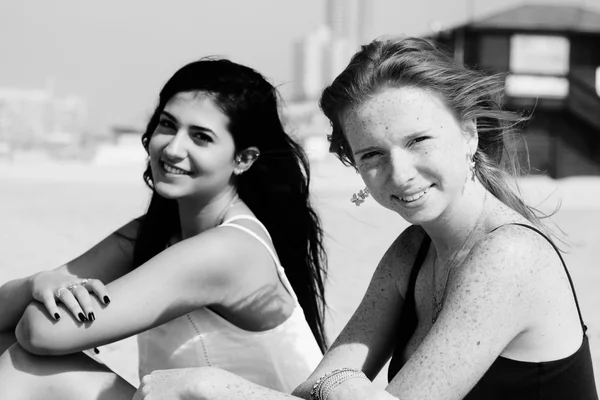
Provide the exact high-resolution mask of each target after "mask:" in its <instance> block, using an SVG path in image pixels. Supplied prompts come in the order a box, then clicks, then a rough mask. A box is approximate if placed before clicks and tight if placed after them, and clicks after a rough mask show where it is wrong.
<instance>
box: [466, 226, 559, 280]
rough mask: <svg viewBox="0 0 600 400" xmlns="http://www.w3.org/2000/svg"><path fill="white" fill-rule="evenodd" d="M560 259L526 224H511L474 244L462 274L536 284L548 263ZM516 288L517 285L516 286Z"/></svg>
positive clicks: (546, 242)
mask: <svg viewBox="0 0 600 400" xmlns="http://www.w3.org/2000/svg"><path fill="white" fill-rule="evenodd" d="M557 262H560V261H559V258H558V257H557V254H556V252H555V250H554V249H553V247H552V245H551V244H550V243H549V242H548V240H547V239H546V238H545V237H544V236H542V235H540V234H539V233H537V232H535V231H533V230H532V229H529V228H526V227H524V226H520V225H515V224H507V225H503V226H501V227H499V228H497V229H495V230H494V231H492V232H491V233H489V234H487V235H486V236H484V237H483V238H482V239H481V240H480V241H479V242H477V243H476V244H475V246H473V248H472V249H471V251H470V252H469V254H468V256H467V258H466V260H465V262H464V263H463V266H462V267H461V268H459V270H463V274H458V275H459V276H461V275H462V276H463V277H468V276H473V275H475V276H481V277H482V278H485V281H489V280H500V281H504V282H505V283H511V282H512V283H515V282H518V283H520V285H519V286H523V285H525V286H527V285H526V284H527V283H534V282H535V279H537V278H538V277H539V274H540V273H541V272H543V271H544V269H546V267H547V266H549V265H552V264H555V263H557ZM515 289H516V288H515Z"/></svg>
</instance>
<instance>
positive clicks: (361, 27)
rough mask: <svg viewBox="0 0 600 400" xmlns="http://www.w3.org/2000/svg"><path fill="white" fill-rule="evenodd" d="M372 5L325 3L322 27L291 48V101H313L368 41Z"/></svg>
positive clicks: (363, 1) (340, 0)
mask: <svg viewBox="0 0 600 400" xmlns="http://www.w3.org/2000/svg"><path fill="white" fill-rule="evenodd" d="M372 7H373V5H372V3H371V4H369V3H368V1H367V0H326V2H325V24H324V25H323V26H320V27H319V28H318V29H316V30H315V31H313V32H311V33H309V34H308V35H306V36H305V37H303V38H302V39H300V40H299V41H297V42H296V43H295V44H294V57H293V59H294V65H293V71H294V72H293V75H294V98H295V99H296V100H298V101H304V100H309V101H310V100H315V99H316V98H318V96H319V94H320V92H321V90H322V89H323V88H324V87H325V86H326V85H328V84H329V83H331V81H332V80H333V79H334V78H335V77H336V76H337V75H338V74H339V73H340V72H341V71H342V70H343V69H344V68H345V67H346V65H347V64H348V62H349V61H350V57H351V56H352V54H354V53H355V52H356V50H357V49H358V47H359V44H362V43H364V42H366V41H368V40H370V39H371V38H370V37H369V36H370V32H371V29H370V27H371V15H372Z"/></svg>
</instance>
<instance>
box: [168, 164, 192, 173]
mask: <svg viewBox="0 0 600 400" xmlns="http://www.w3.org/2000/svg"><path fill="white" fill-rule="evenodd" d="M163 168H164V169H165V171H167V172H168V173H170V174H175V175H187V174H189V172H188V171H185V170H183V169H181V168H177V167H174V166H172V165H169V164H167V163H165V162H163Z"/></svg>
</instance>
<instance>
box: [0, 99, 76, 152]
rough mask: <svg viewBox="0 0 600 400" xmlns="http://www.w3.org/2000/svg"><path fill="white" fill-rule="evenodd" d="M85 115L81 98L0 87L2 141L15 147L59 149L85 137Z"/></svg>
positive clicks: (0, 138) (0, 132)
mask: <svg viewBox="0 0 600 400" xmlns="http://www.w3.org/2000/svg"><path fill="white" fill-rule="evenodd" d="M86 114H87V113H86V103H85V101H84V99H83V98H81V97H77V96H66V97H58V96H55V95H53V94H51V93H50V92H49V91H45V90H27V89H8V88H0V142H1V143H3V145H4V146H9V147H10V148H11V149H16V150H19V149H22V150H30V149H47V150H50V151H59V152H60V151H63V150H64V149H67V148H68V147H69V146H71V145H76V144H78V143H80V142H81V141H82V140H83V132H84V128H85V121H86Z"/></svg>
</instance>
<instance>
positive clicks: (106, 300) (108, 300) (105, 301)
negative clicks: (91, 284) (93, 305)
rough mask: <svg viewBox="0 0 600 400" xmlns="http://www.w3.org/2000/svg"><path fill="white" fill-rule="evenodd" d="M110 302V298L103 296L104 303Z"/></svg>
mask: <svg viewBox="0 0 600 400" xmlns="http://www.w3.org/2000/svg"><path fill="white" fill-rule="evenodd" d="M109 303H110V299H109V298H108V296H104V304H109Z"/></svg>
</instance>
